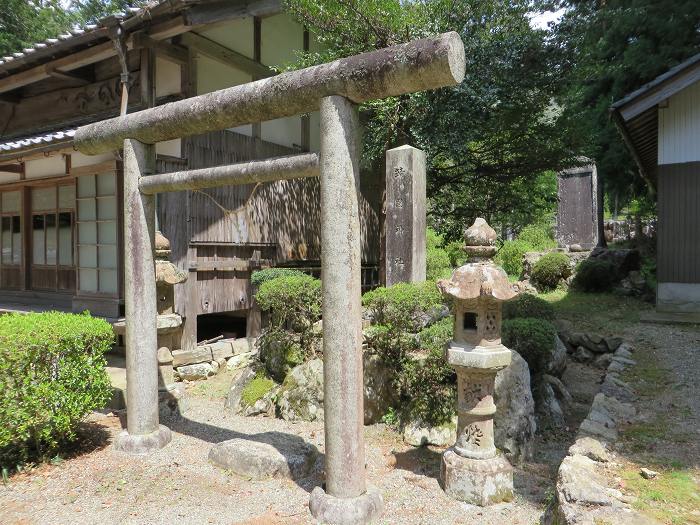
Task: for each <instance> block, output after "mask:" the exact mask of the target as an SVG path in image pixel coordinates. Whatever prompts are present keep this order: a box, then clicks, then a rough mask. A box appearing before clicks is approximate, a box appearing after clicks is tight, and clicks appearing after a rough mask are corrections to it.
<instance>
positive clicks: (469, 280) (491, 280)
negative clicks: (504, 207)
mask: <svg viewBox="0 0 700 525" xmlns="http://www.w3.org/2000/svg"><path fill="white" fill-rule="evenodd" d="M464 239H465V241H466V247H465V250H466V252H467V254H468V255H469V263H468V264H465V265H464V266H462V267H460V268H457V269H456V270H455V271H454V273H453V274H452V277H451V278H450V279H449V280H443V281H440V282H438V287H439V288H440V290H441V291H442V293H443V294H445V295H447V296H449V297H450V298H452V300H453V302H454V313H455V325H454V339H453V341H452V342H451V343H450V344H449V346H448V348H447V351H446V357H447V361H448V363H449V364H450V365H452V366H453V367H454V369H455V371H456V372H457V389H458V391H457V414H458V421H457V442H456V443H455V445H454V446H453V447H452V448H450V449H449V450H447V451H446V452H445V453H444V454H443V456H442V467H441V478H442V483H443V488H444V490H445V492H446V493H447V494H448V495H449V496H450V497H452V498H454V499H457V500H460V501H465V502H468V503H472V504H475V505H482V506H483V505H490V504H493V503H498V502H502V501H510V500H511V499H512V498H513V469H512V467H511V465H510V463H509V462H508V460H507V459H506V458H505V457H504V456H503V455H502V454H500V453H499V452H498V451H497V450H496V446H495V445H494V432H493V418H494V415H495V413H496V405H495V403H494V400H493V394H494V384H495V380H496V373H497V372H498V371H499V370H502V369H504V368H505V367H507V366H508V365H509V364H510V360H511V353H510V350H508V349H507V348H506V347H505V346H503V345H502V344H501V309H502V306H503V302H504V301H507V300H508V299H511V298H512V297H514V296H515V292H514V291H513V289H512V287H511V285H510V282H509V281H508V276H507V275H506V273H505V271H504V270H503V269H502V268H500V267H498V266H496V265H495V264H494V263H493V262H492V261H491V260H490V258H491V257H492V256H493V255H494V254H495V252H496V246H495V244H496V232H495V231H494V230H493V228H491V227H490V226H489V225H488V224H487V223H486V221H485V220H484V219H482V218H478V219H476V221H475V222H474V224H473V225H472V226H471V227H469V228H468V229H467V230H466V231H465V232H464Z"/></svg>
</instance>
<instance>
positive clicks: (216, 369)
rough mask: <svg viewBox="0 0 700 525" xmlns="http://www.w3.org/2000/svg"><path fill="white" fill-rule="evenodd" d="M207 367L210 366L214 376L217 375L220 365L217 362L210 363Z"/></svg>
mask: <svg viewBox="0 0 700 525" xmlns="http://www.w3.org/2000/svg"><path fill="white" fill-rule="evenodd" d="M209 365H211V369H212V370H213V371H214V373H215V374H218V373H219V369H220V368H221V363H219V361H212V362H211V363H209Z"/></svg>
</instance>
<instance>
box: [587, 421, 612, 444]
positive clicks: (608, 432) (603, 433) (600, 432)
mask: <svg viewBox="0 0 700 525" xmlns="http://www.w3.org/2000/svg"><path fill="white" fill-rule="evenodd" d="M579 433H581V434H583V435H589V436H594V437H600V438H603V439H604V440H606V441H617V430H616V429H615V428H614V427H608V426H606V425H605V423H601V422H599V421H593V420H591V419H589V418H586V419H584V420H583V421H582V422H581V426H580V427H579Z"/></svg>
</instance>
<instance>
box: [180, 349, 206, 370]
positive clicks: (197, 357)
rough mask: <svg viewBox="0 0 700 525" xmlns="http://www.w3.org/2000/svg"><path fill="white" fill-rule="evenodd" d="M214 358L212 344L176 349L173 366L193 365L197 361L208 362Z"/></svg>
mask: <svg viewBox="0 0 700 525" xmlns="http://www.w3.org/2000/svg"><path fill="white" fill-rule="evenodd" d="M212 359H213V357H212V354H211V347H210V346H197V347H195V348H193V349H192V350H175V351H174V352H173V366H176V367H177V366H183V365H193V364H196V363H208V362H210V361H211V360H212Z"/></svg>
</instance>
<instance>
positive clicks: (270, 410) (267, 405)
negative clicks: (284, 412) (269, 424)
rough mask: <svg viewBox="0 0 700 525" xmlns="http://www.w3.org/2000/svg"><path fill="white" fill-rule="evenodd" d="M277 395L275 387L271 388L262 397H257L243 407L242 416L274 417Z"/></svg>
mask: <svg viewBox="0 0 700 525" xmlns="http://www.w3.org/2000/svg"><path fill="white" fill-rule="evenodd" d="M276 397H277V388H273V389H272V390H270V391H269V392H267V393H266V394H265V395H264V396H263V397H261V398H260V399H258V400H257V401H256V402H255V403H253V404H252V405H248V406H245V407H243V415H244V416H259V415H264V416H267V417H275V398H276Z"/></svg>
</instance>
